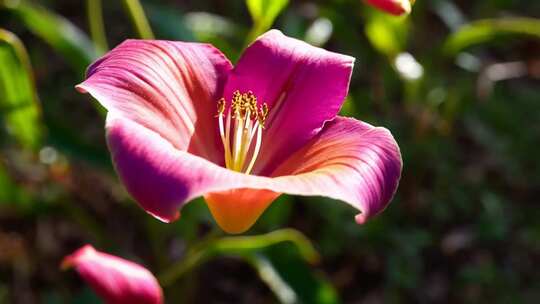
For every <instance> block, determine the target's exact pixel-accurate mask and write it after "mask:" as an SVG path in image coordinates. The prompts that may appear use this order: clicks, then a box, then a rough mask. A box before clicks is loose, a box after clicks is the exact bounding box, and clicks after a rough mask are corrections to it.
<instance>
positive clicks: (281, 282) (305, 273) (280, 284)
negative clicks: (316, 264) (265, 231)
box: [247, 243, 340, 304]
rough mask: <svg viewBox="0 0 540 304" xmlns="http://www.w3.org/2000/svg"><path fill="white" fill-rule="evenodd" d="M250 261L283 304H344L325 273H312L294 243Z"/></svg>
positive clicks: (266, 252) (278, 247) (251, 257)
mask: <svg viewBox="0 0 540 304" xmlns="http://www.w3.org/2000/svg"><path fill="white" fill-rule="evenodd" d="M247 260H248V262H249V263H250V264H251V265H252V266H253V267H254V268H255V269H256V270H257V272H258V274H259V277H260V278H261V280H262V281H263V282H265V283H266V284H267V285H268V287H269V288H270V289H271V290H272V291H273V292H274V294H275V295H276V297H277V298H278V299H279V300H280V302H281V303H310V304H311V303H313V304H336V303H339V302H340V301H339V298H338V295H337V292H336V290H335V289H334V287H333V286H332V285H331V284H330V282H329V281H328V280H327V279H326V278H325V277H324V275H323V274H322V273H320V272H317V271H314V270H313V269H311V267H310V265H309V264H308V263H306V260H305V259H303V258H302V256H301V255H299V254H298V251H297V250H296V248H294V247H293V246H292V244H290V243H281V244H277V245H275V246H271V247H267V248H265V249H264V250H262V251H261V253H259V254H253V255H250V256H248V258H247Z"/></svg>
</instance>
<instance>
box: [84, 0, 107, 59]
mask: <svg viewBox="0 0 540 304" xmlns="http://www.w3.org/2000/svg"><path fill="white" fill-rule="evenodd" d="M86 11H87V14H88V24H89V26H90V36H91V37H92V41H94V43H95V45H96V48H97V49H98V51H99V52H100V53H104V52H106V51H108V50H109V45H108V43H107V36H106V35H105V26H104V24H103V11H102V8H101V0H86Z"/></svg>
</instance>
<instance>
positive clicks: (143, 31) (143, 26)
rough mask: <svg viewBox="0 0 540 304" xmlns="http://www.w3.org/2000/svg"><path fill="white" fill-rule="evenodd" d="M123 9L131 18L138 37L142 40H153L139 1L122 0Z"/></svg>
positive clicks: (152, 34)
mask: <svg viewBox="0 0 540 304" xmlns="http://www.w3.org/2000/svg"><path fill="white" fill-rule="evenodd" d="M124 8H125V9H126V12H127V13H128V15H129V17H130V18H131V22H132V23H133V26H134V27H135V30H136V31H137V34H138V35H139V37H140V38H142V39H154V33H153V32H152V28H150V23H148V19H147V18H146V15H145V14H144V10H143V7H142V5H141V3H140V2H139V0H124Z"/></svg>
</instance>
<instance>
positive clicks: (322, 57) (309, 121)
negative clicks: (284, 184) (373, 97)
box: [225, 30, 354, 176]
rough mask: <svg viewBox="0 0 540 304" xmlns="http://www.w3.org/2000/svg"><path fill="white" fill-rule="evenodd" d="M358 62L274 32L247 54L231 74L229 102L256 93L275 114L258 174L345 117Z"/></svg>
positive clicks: (270, 119) (268, 171)
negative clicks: (338, 117)
mask: <svg viewBox="0 0 540 304" xmlns="http://www.w3.org/2000/svg"><path fill="white" fill-rule="evenodd" d="M353 63H354V58H353V57H350V56H346V55H342V54H337V53H333V52H329V51H326V50H324V49H321V48H317V47H314V46H311V45H309V44H307V43H305V42H303V41H300V40H297V39H294V38H290V37H287V36H285V35H283V34H282V33H281V32H280V31H278V30H271V31H269V32H267V33H266V34H264V35H262V36H261V37H259V38H258V39H257V40H256V41H255V42H253V43H252V44H251V45H250V46H249V47H248V48H247V49H246V51H245V52H244V54H243V55H242V57H241V58H240V60H239V61H238V64H237V65H236V66H235V68H234V69H233V71H232V72H231V74H230V77H229V79H228V81H227V85H226V86H225V97H226V99H227V100H230V98H231V95H232V93H233V92H234V91H235V90H240V91H241V92H247V91H252V92H253V93H254V94H255V96H257V98H258V100H259V103H261V102H266V103H267V104H268V106H269V109H270V112H269V117H268V119H267V122H266V130H265V131H264V140H263V144H262V147H261V153H260V154H259V158H258V160H257V163H256V164H255V168H254V170H253V172H254V174H256V175H266V176H268V175H270V174H271V172H272V170H273V169H275V168H276V167H277V165H278V164H279V163H280V162H281V161H283V160H284V159H285V158H286V157H288V156H289V155H290V154H291V153H293V152H294V151H296V150H297V149H299V148H300V147H302V146H303V145H304V144H305V143H306V142H308V141H309V140H310V139H311V138H313V137H314V136H315V135H316V134H317V132H319V131H320V129H321V128H322V126H323V124H324V122H325V121H328V120H331V119H333V118H334V117H335V116H336V114H337V113H338V112H339V109H340V108H341V105H342V104H343V101H344V99H345V96H346V95H347V91H348V87H349V80H350V77H351V73H352V67H353Z"/></svg>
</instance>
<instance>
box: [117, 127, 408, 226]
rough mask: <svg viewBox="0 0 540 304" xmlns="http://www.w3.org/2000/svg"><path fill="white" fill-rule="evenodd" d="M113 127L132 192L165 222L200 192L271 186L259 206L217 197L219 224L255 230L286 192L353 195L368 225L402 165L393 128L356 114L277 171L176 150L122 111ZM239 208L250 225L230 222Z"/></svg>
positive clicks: (119, 158)
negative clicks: (256, 171) (259, 172)
mask: <svg viewBox="0 0 540 304" xmlns="http://www.w3.org/2000/svg"><path fill="white" fill-rule="evenodd" d="M107 130H108V139H109V146H110V148H111V152H112V154H113V157H114V160H115V164H116V166H117V171H118V173H119V174H120V177H121V178H122V180H123V181H124V184H125V185H126V187H127V189H128V191H130V193H131V194H132V195H133V196H134V198H135V199H136V200H137V201H138V202H139V203H140V204H141V205H142V206H143V207H144V208H145V209H146V210H147V211H148V212H149V213H151V214H153V215H155V216H157V217H159V218H161V219H163V220H171V219H174V215H175V214H176V213H177V209H178V208H180V207H181V206H182V205H183V204H184V203H185V202H187V201H189V200H191V199H193V198H195V197H199V196H203V195H206V196H208V194H210V195H211V194H214V193H217V194H221V195H223V194H224V192H226V191H229V190H234V189H252V190H265V191H263V192H265V193H268V194H269V195H266V194H265V195H264V197H265V199H264V200H262V199H261V201H257V202H256V203H253V204H251V205H250V204H248V203H242V204H241V206H239V205H238V204H235V202H234V200H233V199H229V198H226V199H221V200H220V199H218V200H216V199H212V198H211V199H210V207H211V209H213V210H212V212H213V213H214V214H215V213H216V212H218V213H220V215H219V216H216V219H218V224H220V225H222V228H224V230H226V231H228V232H233V233H234V232H241V231H244V230H246V229H248V228H249V226H250V225H251V224H253V223H254V222H255V220H256V219H257V217H258V216H259V215H260V214H261V213H262V211H264V209H265V208H266V207H267V206H268V204H269V203H270V202H271V201H272V200H273V199H274V198H275V197H277V195H279V194H280V193H289V194H295V195H314V196H327V197H331V198H334V199H338V200H342V201H345V202H347V203H349V204H350V205H352V206H354V207H355V208H357V209H359V210H360V211H361V214H360V215H358V216H357V218H356V220H357V222H358V223H363V222H364V221H365V220H366V219H367V218H369V217H371V216H373V215H375V214H377V213H378V212H380V211H381V210H383V209H384V208H385V207H386V206H387V204H388V203H389V201H390V199H391V198H392V195H393V194H394V192H395V190H396V188H397V184H398V181H399V178H400V174H401V167H402V163H401V155H400V152H399V148H398V146H397V144H396V142H395V140H394V139H393V137H392V135H391V134H390V132H389V131H388V130H386V129H384V128H376V127H373V126H371V125H369V124H366V123H363V122H360V121H357V120H354V119H350V118H341V117H337V118H336V119H334V120H333V121H331V122H328V123H326V124H325V127H324V129H323V130H322V131H321V132H319V134H318V135H317V136H315V137H314V138H312V139H311V140H310V141H309V142H308V143H307V144H306V145H305V146H304V147H303V148H301V149H300V150H298V151H297V152H296V153H294V154H293V155H292V156H290V157H289V159H288V160H287V161H285V162H284V163H283V164H282V165H281V166H280V167H279V168H278V169H277V170H276V171H275V172H274V175H273V176H274V177H265V176H255V175H247V174H243V173H238V172H234V171H231V170H228V169H225V168H223V167H220V166H218V165H216V164H214V163H212V162H209V161H208V160H206V159H203V158H201V157H198V156H196V155H192V154H190V153H187V152H185V151H181V150H178V149H175V147H174V146H173V145H172V144H171V143H169V142H168V141H166V140H164V139H163V138H162V137H161V136H159V134H157V133H155V132H154V131H152V130H150V129H147V128H144V127H142V126H141V125H139V124H137V123H134V122H133V121H130V120H127V119H125V118H122V117H111V118H110V119H109V120H108V122H107ZM266 191H267V192H266ZM270 192H271V193H270ZM261 198H262V196H261ZM218 204H219V205H218ZM212 205H214V206H212ZM216 206H217V207H216ZM249 208H253V210H248V209H249ZM218 209H221V210H218ZM240 209H242V210H240ZM235 212H236V213H235ZM239 214H243V215H244V216H245V218H244V220H243V223H244V224H245V225H244V226H243V227H239V226H227V227H226V226H224V225H223V223H226V222H227V223H231V222H233V223H234V218H233V217H234V216H238V215H239ZM219 217H221V218H219ZM225 217H227V218H225ZM247 217H249V218H247Z"/></svg>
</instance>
